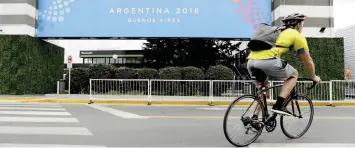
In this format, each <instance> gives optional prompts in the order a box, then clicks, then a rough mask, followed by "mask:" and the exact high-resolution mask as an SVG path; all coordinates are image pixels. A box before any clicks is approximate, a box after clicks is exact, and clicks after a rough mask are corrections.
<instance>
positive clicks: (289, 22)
mask: <svg viewBox="0 0 355 148" xmlns="http://www.w3.org/2000/svg"><path fill="white" fill-rule="evenodd" d="M306 18H307V16H305V15H303V14H300V13H292V14H290V15H288V16H287V17H285V18H284V19H283V20H282V22H283V23H284V24H285V26H294V25H296V24H298V23H299V22H302V21H304V20H305V19H306Z"/></svg>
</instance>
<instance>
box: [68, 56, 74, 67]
mask: <svg viewBox="0 0 355 148" xmlns="http://www.w3.org/2000/svg"><path fill="white" fill-rule="evenodd" d="M72 67H73V64H72V56H69V57H68V63H67V68H72Z"/></svg>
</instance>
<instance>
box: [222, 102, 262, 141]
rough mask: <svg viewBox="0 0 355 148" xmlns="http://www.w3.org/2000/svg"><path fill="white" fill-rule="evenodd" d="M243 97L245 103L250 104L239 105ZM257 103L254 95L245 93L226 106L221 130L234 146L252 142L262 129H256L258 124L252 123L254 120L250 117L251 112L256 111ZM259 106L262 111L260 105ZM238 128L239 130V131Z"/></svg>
mask: <svg viewBox="0 0 355 148" xmlns="http://www.w3.org/2000/svg"><path fill="white" fill-rule="evenodd" d="M245 99H246V102H247V103H249V102H250V103H251V104H245V105H239V102H242V101H241V100H243V101H244V100H245ZM251 100H252V101H251ZM255 103H256V104H255ZM259 103H260V101H259V100H257V99H256V97H255V96H252V95H245V96H241V97H239V98H237V99H236V100H234V101H233V102H232V103H231V105H230V106H229V107H228V109H227V111H226V114H225V117H224V122H223V130H224V135H225V136H226V138H227V140H228V141H229V142H230V143H231V144H233V145H235V146H246V145H249V144H250V143H252V142H254V141H255V140H256V139H257V138H258V137H259V136H260V134H261V132H262V129H260V130H256V129H258V128H259V126H257V125H256V124H254V123H253V122H255V121H254V120H253V119H252V115H253V113H254V112H255V113H257V112H256V110H255V109H257V107H258V106H259ZM234 106H236V107H238V108H240V107H243V109H241V110H240V109H239V110H234V109H233V108H234ZM260 108H261V111H262V106H261V107H260ZM262 112H263V111H262ZM262 115H263V113H262ZM233 117H237V119H232V118H233ZM235 122H238V123H235ZM239 129H240V130H241V131H239ZM254 129H255V130H254ZM237 130H238V131H237ZM231 134H233V135H231Z"/></svg>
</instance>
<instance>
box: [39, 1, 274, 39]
mask: <svg viewBox="0 0 355 148" xmlns="http://www.w3.org/2000/svg"><path fill="white" fill-rule="evenodd" d="M271 3H272V2H271V0H39V3H38V10H39V12H38V25H37V37H122V38H123V37H127V38H129V37H201V38H250V37H251V36H252V34H253V33H254V32H255V28H256V27H257V26H258V25H259V24H260V23H267V24H271V22H272V21H271V13H272V12H271Z"/></svg>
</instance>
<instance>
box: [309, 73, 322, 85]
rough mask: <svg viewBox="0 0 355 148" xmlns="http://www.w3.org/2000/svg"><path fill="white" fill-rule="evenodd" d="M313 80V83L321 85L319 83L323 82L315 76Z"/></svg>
mask: <svg viewBox="0 0 355 148" xmlns="http://www.w3.org/2000/svg"><path fill="white" fill-rule="evenodd" d="M311 79H312V80H313V82H316V83H317V84H319V83H320V81H321V79H320V77H319V76H317V75H315V76H313V77H311Z"/></svg>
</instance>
